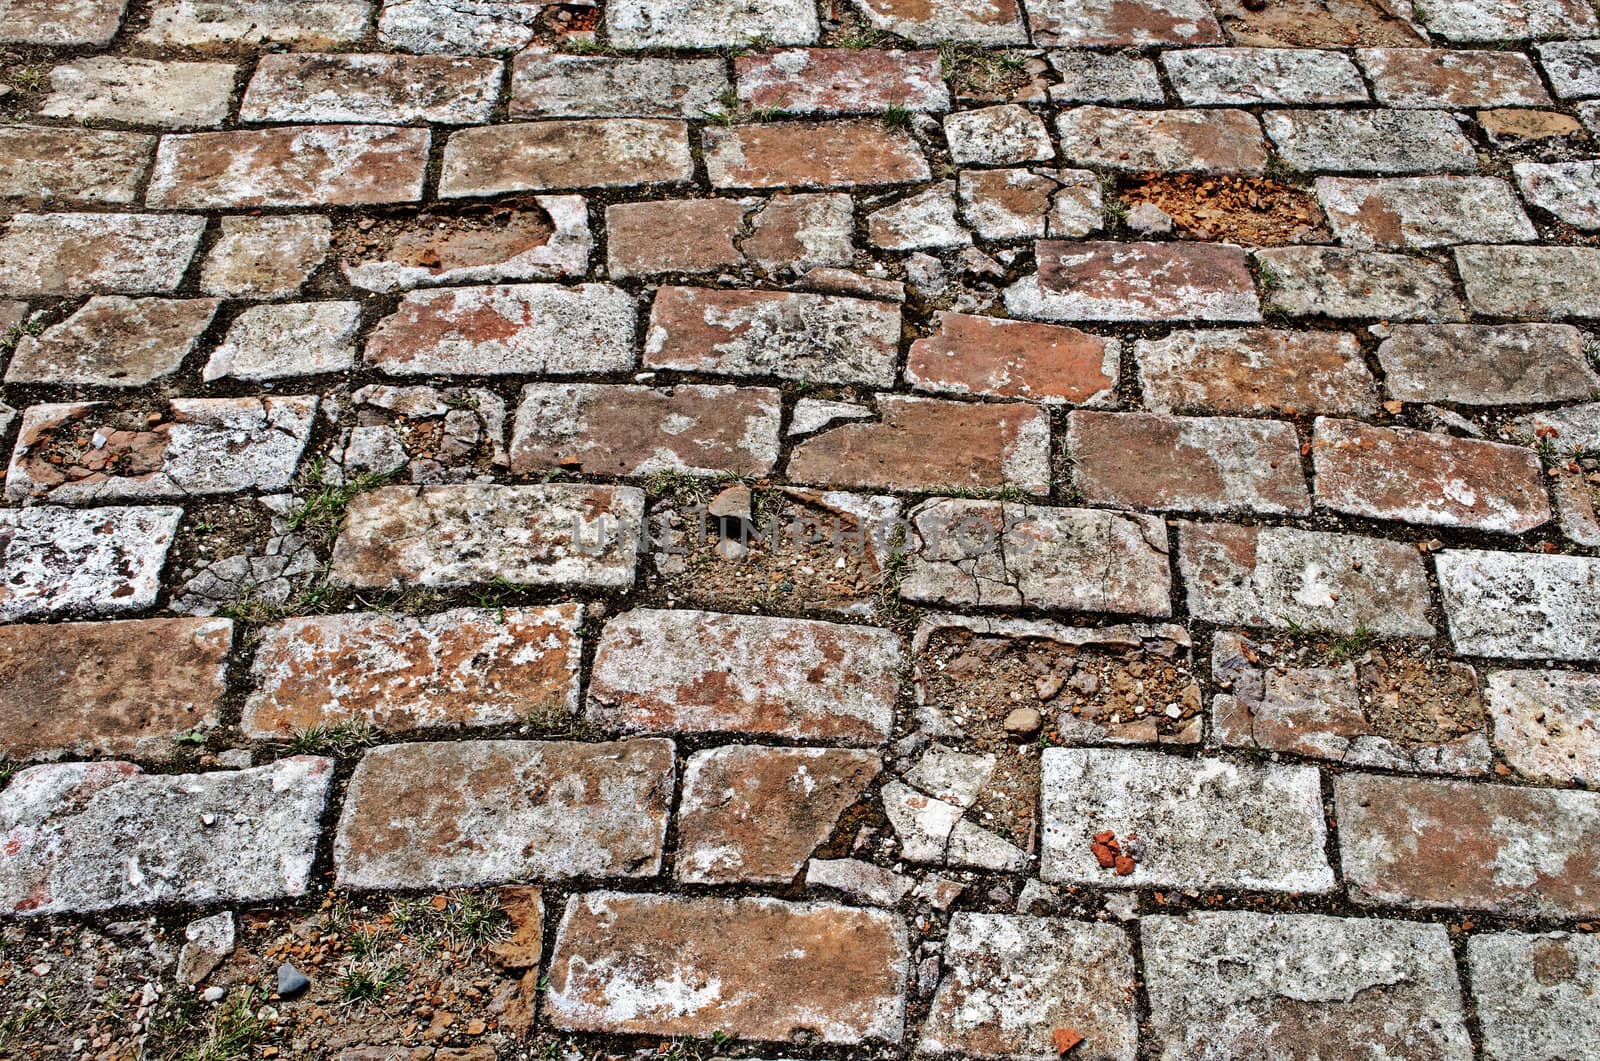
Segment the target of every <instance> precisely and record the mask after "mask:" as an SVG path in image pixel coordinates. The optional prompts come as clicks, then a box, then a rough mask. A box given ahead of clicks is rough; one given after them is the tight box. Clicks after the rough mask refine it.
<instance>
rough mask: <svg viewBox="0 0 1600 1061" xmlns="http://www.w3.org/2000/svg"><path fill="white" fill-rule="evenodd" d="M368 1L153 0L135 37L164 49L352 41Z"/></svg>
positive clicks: (366, 16) (367, 15)
mask: <svg viewBox="0 0 1600 1061" xmlns="http://www.w3.org/2000/svg"><path fill="white" fill-rule="evenodd" d="M372 10H373V5H372V4H370V3H368V2H367V0H155V3H154V4H153V6H152V7H151V10H150V25H149V27H148V28H147V29H146V30H145V31H144V32H143V33H141V34H139V37H138V40H139V42H140V43H141V44H150V45H155V46H157V47H168V48H203V47H205V46H207V45H219V44H220V45H226V46H229V47H246V46H249V45H261V44H284V45H289V46H291V47H295V48H329V47H332V46H334V45H339V44H354V43H356V42H357V41H358V40H360V39H361V37H362V36H364V35H365V34H366V32H367V27H368V26H369V25H371V23H372Z"/></svg>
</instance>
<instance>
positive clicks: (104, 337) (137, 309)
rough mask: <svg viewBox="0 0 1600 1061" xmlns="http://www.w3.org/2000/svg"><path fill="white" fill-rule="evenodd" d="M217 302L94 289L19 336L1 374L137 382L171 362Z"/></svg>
mask: <svg viewBox="0 0 1600 1061" xmlns="http://www.w3.org/2000/svg"><path fill="white" fill-rule="evenodd" d="M218 305H220V302H219V300H217V299H214V298H194V299H168V298H127V297H125V296H123V295H98V296H95V297H94V298H91V299H89V301H88V302H86V303H84V304H83V306H82V307H81V308H80V309H79V310H78V311H77V312H76V313H74V314H73V315H72V316H70V317H68V318H67V319H66V320H64V321H62V322H61V323H60V324H57V325H55V326H54V327H51V328H47V329H46V330H45V331H43V332H41V333H40V334H39V335H38V336H32V335H24V336H21V337H19V338H18V339H17V345H16V349H15V350H14V351H13V352H12V356H11V360H10V362H9V363H8V364H7V365H6V382H7V383H65V384H88V385H91V386H101V387H142V386H144V385H145V384H147V383H150V382H151V381H153V380H156V379H161V378H162V377H165V376H170V375H172V374H173V373H174V372H176V371H177V370H178V366H180V365H181V364H183V359H184V358H186V357H188V356H189V354H190V353H192V352H193V351H194V349H195V347H196V345H197V344H198V343H199V342H200V337H201V335H202V334H204V333H205V330H206V328H207V327H209V326H210V324H211V319H212V317H214V316H215V315H216V312H217V307H218Z"/></svg>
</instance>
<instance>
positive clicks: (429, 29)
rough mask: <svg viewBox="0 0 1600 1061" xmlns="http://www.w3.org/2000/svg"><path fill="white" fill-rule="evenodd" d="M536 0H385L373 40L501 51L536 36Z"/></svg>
mask: <svg viewBox="0 0 1600 1061" xmlns="http://www.w3.org/2000/svg"><path fill="white" fill-rule="evenodd" d="M544 7H545V5H544V4H542V3H539V2H537V0H385V2H384V5H383V14H382V15H380V16H379V18H378V41H379V43H381V44H383V45H386V46H387V47H390V48H399V49H402V50H404V51H408V52H423V53H429V54H435V55H504V54H507V53H510V52H514V51H517V50H518V49H521V48H526V47H527V46H528V45H530V44H532V43H533V41H534V38H535V36H536V35H537V29H538V20H539V14H540V12H541V11H543V10H544Z"/></svg>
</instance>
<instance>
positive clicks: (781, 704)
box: [587, 608, 901, 745]
mask: <svg viewBox="0 0 1600 1061" xmlns="http://www.w3.org/2000/svg"><path fill="white" fill-rule="evenodd" d="M900 666H901V663H900V647H899V642H898V640H897V639H896V638H895V637H894V635H893V634H891V633H890V632H889V631H887V630H878V629H874V628H871V627H859V626H843V625H840V624H837V623H824V622H816V621H813V620H805V619H778V618H770V617H766V616H758V615H748V616H747V615H722V614H718V613H714V612H697V611H660V610H655V609H646V608H640V609H635V610H633V611H631V612H627V613H624V614H623V615H620V616H618V617H617V618H616V619H613V620H612V621H611V622H609V623H607V624H606V627H605V630H604V631H603V632H602V633H601V635H600V643H599V647H598V649H597V650H596V653H595V661H594V667H593V671H592V673H591V677H590V682H589V704H588V709H587V717H588V719H589V721H590V722H592V723H594V724H596V725H600V726H604V727H607V728H615V729H622V730H626V731H628V732H643V733H746V734H755V735H761V736H768V737H783V738H787V739H792V740H811V741H829V742H836V743H841V744H850V745H871V744H877V743H880V742H882V741H884V740H887V739H888V736H889V726H890V720H891V717H892V714H893V708H894V702H895V697H896V695H897V693H898V690H899V671H900Z"/></svg>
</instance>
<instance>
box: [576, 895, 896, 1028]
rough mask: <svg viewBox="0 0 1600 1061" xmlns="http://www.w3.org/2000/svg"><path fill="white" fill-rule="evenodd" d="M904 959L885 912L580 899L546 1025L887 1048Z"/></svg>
mask: <svg viewBox="0 0 1600 1061" xmlns="http://www.w3.org/2000/svg"><path fill="white" fill-rule="evenodd" d="M908 958H909V947H908V944H907V941H906V930H905V926H904V925H903V924H902V923H901V921H900V919H899V917H898V916H896V915H894V914H891V913H888V912H886V911H883V910H860V909H855V908H852V907H847V906H839V905H836V904H834V903H789V902H783V901H781V900H778V899H767V898H745V899H718V898H710V897H706V898H698V897H696V898H687V897H682V896H673V895H626V894H622V893H618V892H590V893H587V894H583V895H574V896H572V897H571V898H570V899H568V900H567V909H566V912H565V914H564V915H563V916H562V918H561V925H560V927H559V928H558V929H557V930H556V945H555V952H554V953H553V954H552V955H551V959H550V972H549V978H550V979H549V984H550V986H549V988H548V990H547V991H546V993H545V996H544V1012H545V1015H546V1018H547V1019H548V1020H549V1021H550V1023H551V1024H553V1025H554V1026H555V1027H557V1028H562V1029H566V1030H569V1031H604V1032H618V1033H623V1034H651V1035H692V1036H699V1037H709V1036H710V1035H711V1034H712V1033H713V1032H722V1033H725V1034H729V1035H737V1036H738V1037H739V1038H740V1039H751V1040H765V1041H773V1042H788V1041H790V1040H791V1038H792V1036H794V1035H795V1034H797V1033H799V1032H802V1031H803V1032H805V1033H808V1034H810V1035H814V1036H816V1038H817V1039H818V1041H820V1042H824V1043H858V1042H863V1041H866V1040H881V1041H885V1042H898V1041H899V1040H900V1038H901V1036H902V1035H903V1034H904V1031H905V1001H906V963H907V960H908Z"/></svg>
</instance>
